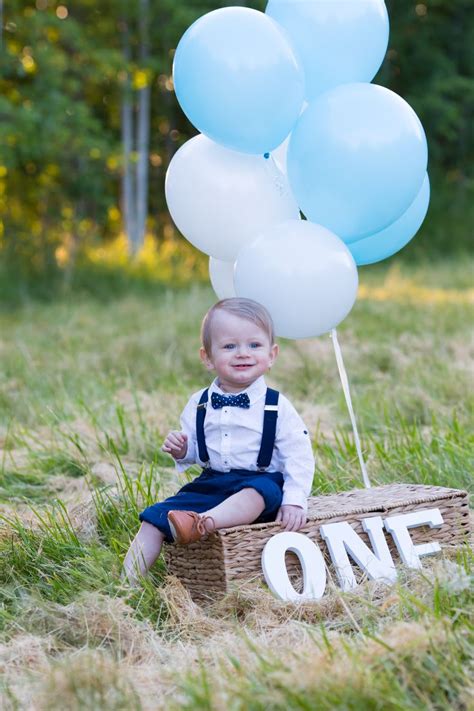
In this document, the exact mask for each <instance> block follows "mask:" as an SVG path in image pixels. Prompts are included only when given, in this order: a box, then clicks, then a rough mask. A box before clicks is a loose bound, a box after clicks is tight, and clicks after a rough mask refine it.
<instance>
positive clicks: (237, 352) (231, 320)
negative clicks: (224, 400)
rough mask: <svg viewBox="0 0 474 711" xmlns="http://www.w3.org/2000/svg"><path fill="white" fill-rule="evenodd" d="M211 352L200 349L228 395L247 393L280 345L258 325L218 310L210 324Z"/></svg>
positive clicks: (273, 358)
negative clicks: (271, 339)
mask: <svg viewBox="0 0 474 711" xmlns="http://www.w3.org/2000/svg"><path fill="white" fill-rule="evenodd" d="M211 336H212V339H211V342H212V348H211V353H210V354H208V353H206V351H205V350H204V348H201V358H202V360H203V362H204V363H205V365H206V367H207V368H208V369H209V370H213V369H215V371H216V373H217V376H218V378H219V386H220V387H221V388H222V390H224V391H226V392H240V391H241V390H245V388H248V386H249V385H251V384H252V383H253V382H254V381H255V380H257V378H259V377H260V376H261V375H264V373H266V372H267V370H268V369H269V368H270V367H271V366H272V365H273V363H274V361H275V358H276V357H277V355H278V346H277V345H275V344H271V343H270V339H269V337H268V335H267V333H266V332H265V331H264V330H263V329H261V328H259V326H257V324H255V323H253V322H252V321H247V319H244V318H240V317H239V316H235V315H234V314H229V313H226V312H225V311H217V313H215V314H214V316H213V319H212V324H211Z"/></svg>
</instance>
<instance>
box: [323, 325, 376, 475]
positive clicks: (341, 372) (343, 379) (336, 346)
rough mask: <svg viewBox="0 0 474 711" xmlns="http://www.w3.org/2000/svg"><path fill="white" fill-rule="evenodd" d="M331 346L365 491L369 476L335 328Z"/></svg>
mask: <svg viewBox="0 0 474 711" xmlns="http://www.w3.org/2000/svg"><path fill="white" fill-rule="evenodd" d="M331 338H332V344H333V346H334V353H335V354H336V362H337V367H338V370H339V376H340V378H341V383H342V389H343V390H344V396H345V398H346V404H347V409H348V410H349V415H350V418H351V422H352V429H353V430H354V440H355V445H356V449H357V456H358V457H359V462H360V468H361V470H362V479H363V480H364V486H365V488H366V489H370V488H371V484H370V480H369V476H368V474H367V469H366V466H365V462H364V457H363V455H362V447H361V445H360V439H359V431H358V429H357V422H356V418H355V414H354V408H353V407H352V399H351V391H350V387H349V380H348V378H347V373H346V369H345V367H344V360H343V358H342V351H341V347H340V345H339V341H338V339H337V331H336V329H335V328H333V329H332V331H331Z"/></svg>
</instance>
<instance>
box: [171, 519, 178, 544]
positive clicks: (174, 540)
mask: <svg viewBox="0 0 474 711" xmlns="http://www.w3.org/2000/svg"><path fill="white" fill-rule="evenodd" d="M168 525H169V527H170V531H171V536H172V538H173V542H174V543H180V541H179V536H178V532H177V530H176V529H175V527H174V526H173V524H172V523H171V521H170V520H169V519H168Z"/></svg>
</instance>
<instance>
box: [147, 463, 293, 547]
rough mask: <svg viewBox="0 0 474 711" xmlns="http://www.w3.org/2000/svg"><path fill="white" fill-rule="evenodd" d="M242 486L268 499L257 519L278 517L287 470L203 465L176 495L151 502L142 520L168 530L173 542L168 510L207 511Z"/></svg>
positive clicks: (170, 540)
mask: <svg viewBox="0 0 474 711" xmlns="http://www.w3.org/2000/svg"><path fill="white" fill-rule="evenodd" d="M242 489H255V491H258V493H259V494H260V495H261V496H262V498H263V500H264V501H265V509H264V510H263V512H262V514H261V515H260V516H259V517H258V519H257V520H256V521H254V522H253V523H264V522H267V521H274V520H275V517H276V515H277V513H278V509H279V508H280V506H281V500H282V498H283V474H280V472H262V473H259V472H251V471H246V470H240V469H232V470H231V471H230V472H218V471H215V470H214V469H203V471H202V474H200V476H198V477H196V479H193V481H191V482H190V483H189V484H185V486H183V488H182V489H180V490H179V491H178V493H177V494H175V495H174V496H170V497H169V498H168V499H165V500H164V501H161V502H160V503H158V504H153V505H152V506H148V508H146V509H145V510H144V511H142V512H141V514H140V521H146V522H147V523H151V524H152V525H153V526H156V528H158V529H159V530H160V531H162V532H163V533H164V534H165V540H166V541H167V542H168V543H172V541H173V537H172V535H171V531H170V527H169V524H168V511H174V510H179V511H195V512H196V513H203V512H204V511H208V510H209V509H212V508H214V506H217V505H218V504H221V503H222V502H223V501H225V500H226V499H228V498H229V496H232V495H233V494H236V493H237V492H238V491H242Z"/></svg>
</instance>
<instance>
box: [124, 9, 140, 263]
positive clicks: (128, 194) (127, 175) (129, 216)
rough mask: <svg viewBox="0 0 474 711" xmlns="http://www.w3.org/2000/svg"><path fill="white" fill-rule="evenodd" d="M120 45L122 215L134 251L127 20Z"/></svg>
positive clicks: (133, 187) (131, 124) (134, 228)
mask: <svg viewBox="0 0 474 711" xmlns="http://www.w3.org/2000/svg"><path fill="white" fill-rule="evenodd" d="M121 31H122V46H123V54H124V58H125V62H126V65H127V69H126V72H127V77H126V79H125V82H124V87H123V95H122V106H121V119H122V120H121V131H122V149H123V166H122V214H123V216H124V225H123V227H124V230H125V234H126V235H127V239H128V243H129V245H130V251H132V252H133V251H134V248H133V245H134V244H135V242H136V206H135V192H136V190H135V179H134V167H133V165H132V162H131V157H132V152H133V103H132V91H131V84H130V76H129V73H128V68H129V63H130V30H129V28H128V24H127V22H126V21H125V20H124V21H123V22H122V23H121Z"/></svg>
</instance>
